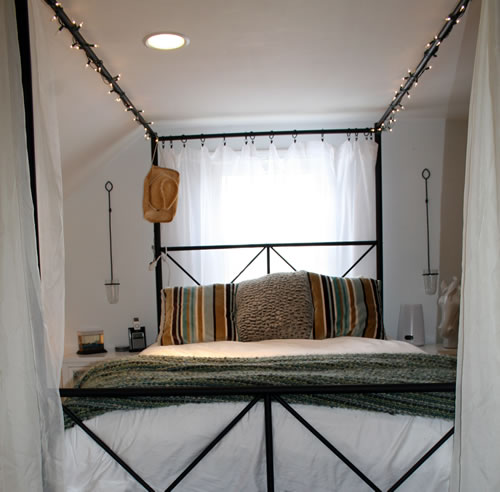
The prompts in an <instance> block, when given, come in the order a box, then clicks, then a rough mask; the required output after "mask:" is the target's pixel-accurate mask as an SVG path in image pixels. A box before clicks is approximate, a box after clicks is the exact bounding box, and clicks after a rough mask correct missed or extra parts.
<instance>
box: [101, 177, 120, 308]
mask: <svg viewBox="0 0 500 492" xmlns="http://www.w3.org/2000/svg"><path fill="white" fill-rule="evenodd" d="M104 188H105V189H106V191H107V192H108V226H109V264H110V268H111V278H110V280H106V282H105V283H104V285H105V286H106V296H107V297H108V302H109V303H110V304H116V303H117V302H118V295H119V289H120V282H118V279H116V278H114V277H113V237H112V235H111V190H112V189H113V183H112V182H111V181H107V182H106V184H105V185H104Z"/></svg>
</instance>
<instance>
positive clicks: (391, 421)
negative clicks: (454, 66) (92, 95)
mask: <svg viewBox="0 0 500 492" xmlns="http://www.w3.org/2000/svg"><path fill="white" fill-rule="evenodd" d="M45 1H46V3H47V4H48V5H49V6H50V7H51V8H52V9H53V11H54V13H55V16H56V18H57V20H58V22H59V24H60V26H61V27H60V28H61V29H67V30H68V31H70V32H71V35H72V36H73V39H74V42H75V46H78V47H79V49H82V50H84V52H85V54H86V56H87V60H88V63H89V65H90V66H92V67H94V69H95V70H96V72H98V73H99V74H100V75H101V77H103V78H104V79H105V80H106V81H107V83H109V85H110V87H111V91H113V92H116V94H117V96H118V98H119V100H121V101H122V103H123V104H124V105H125V107H126V109H127V111H130V112H131V113H133V114H134V116H135V118H136V121H137V122H138V123H139V124H141V125H142V126H143V127H144V130H145V136H146V138H148V139H151V159H152V161H153V164H154V165H158V153H157V152H156V150H157V148H158V145H160V143H162V142H173V141H176V140H181V141H184V142H186V141H187V140H201V141H202V142H204V140H205V139H210V138H218V139H228V138H235V137H245V138H250V139H253V138H255V137H256V136H262V135H268V136H270V137H272V136H276V135H292V136H297V135H300V134H316V135H321V136H323V135H326V134H346V135H347V134H351V135H355V136H356V138H357V136H358V135H362V136H363V137H361V138H369V139H374V141H375V142H376V144H377V145H378V154H377V160H376V166H375V172H376V179H375V186H376V191H375V197H376V199H375V204H374V207H375V216H376V237H375V238H368V239H367V240H363V241H331V242H325V243H306V242H304V243H293V244H290V243H279V244H276V243H262V244H260V243H259V244H245V245H234V244H232V245H188V246H182V247H181V246H176V247H169V248H165V247H164V246H163V245H162V241H161V229H160V224H154V256H155V258H158V257H161V255H162V253H163V254H164V255H166V256H167V257H168V258H169V259H170V260H171V261H173V262H174V263H175V264H176V265H177V266H178V267H180V268H181V269H182V270H183V271H184V272H185V273H186V274H187V275H188V276H189V277H190V278H191V279H192V280H193V282H194V283H195V284H198V285H197V286H196V287H192V288H181V287H164V280H163V278H162V264H161V261H158V262H157V263H156V286H157V289H156V291H157V316H158V325H159V338H158V343H157V344H155V345H154V346H153V347H150V348H148V349H146V351H144V352H143V353H141V354H140V355H139V356H138V357H137V358H134V359H133V360H132V359H130V361H127V363H126V364H125V363H123V362H121V361H118V362H110V363H106V364H102V365H99V366H96V367H95V368H92V369H90V370H89V371H88V372H87V373H85V374H84V375H83V376H82V377H81V379H80V380H79V382H78V385H77V388H76V389H61V390H60V395H61V396H62V397H63V398H64V401H63V410H64V412H65V415H66V418H67V421H66V424H67V427H68V429H67V431H66V446H67V454H68V455H69V456H70V457H69V458H68V463H67V464H68V469H69V470H70V472H69V473H68V476H72V477H73V482H72V483H71V485H70V487H71V490H109V489H110V488H112V487H115V489H118V488H119V489H127V490H129V489H130V490H136V489H137V490H142V489H146V490H159V489H165V487H166V490H173V489H174V488H176V487H177V486H179V487H180V489H182V490H207V491H208V490H222V489H224V490H263V489H266V490H269V491H272V490H275V489H278V490H305V489H306V488H309V489H311V490H326V489H327V488H328V487H332V486H334V487H336V488H335V489H336V490H354V489H356V490H364V489H365V488H366V489H367V490H396V489H398V488H400V487H401V488H402V489H404V490H420V489H421V484H422V483H423V481H425V483H426V487H427V490H436V491H437V490H442V487H443V486H444V484H446V483H447V480H448V475H449V467H450V456H451V442H450V441H449V438H450V437H451V436H452V434H453V427H452V423H451V422H452V419H453V415H454V413H453V410H454V388H455V384H454V380H455V369H454V366H455V361H454V359H452V358H450V357H445V356H433V355H429V354H425V353H423V352H422V351H421V350H419V349H417V348H415V347H413V346H411V345H409V344H405V343H403V342H396V341H390V340H386V339H385V335H384V331H383V323H382V315H381V311H382V308H381V305H382V299H381V293H380V282H381V281H382V270H383V262H382V258H383V256H382V190H381V172H382V157H381V155H382V154H381V140H382V139H381V135H382V132H383V131H385V130H391V128H392V126H393V124H394V122H395V118H394V115H395V114H396V113H397V112H398V111H400V110H401V109H404V108H403V106H402V104H401V101H402V98H403V97H404V96H405V95H407V94H408V91H409V90H410V89H411V88H412V86H413V85H414V83H415V82H417V81H418V79H419V78H420V77H421V75H422V74H423V73H424V72H425V71H426V70H427V69H428V62H429V60H430V59H431V58H432V57H433V56H435V55H436V52H437V51H438V49H439V45H440V43H441V42H442V41H443V40H444V39H445V38H446V37H447V35H448V34H449V32H450V31H451V29H452V28H453V26H454V25H455V24H456V23H457V21H458V20H459V18H460V17H461V16H462V15H463V14H464V12H465V9H466V7H467V4H468V3H469V2H468V1H467V0H461V1H460V2H459V3H458V5H457V6H456V8H455V9H454V11H453V12H452V13H450V15H449V17H448V18H447V19H446V22H445V24H444V26H443V28H442V30H441V31H440V33H439V34H438V36H436V38H435V40H433V41H432V42H431V43H429V45H428V47H427V49H426V51H425V53H424V56H423V58H422V60H421V61H420V63H419V64H418V65H417V68H416V69H415V70H414V71H413V72H410V73H409V74H408V76H407V77H406V80H405V82H404V83H403V84H402V85H401V87H400V90H399V91H397V93H396V94H395V96H394V99H393V101H392V102H391V104H390V105H389V107H388V108H387V110H386V111H385V113H384V114H383V115H382V117H381V118H380V119H379V120H378V121H377V122H376V123H375V124H374V125H373V127H370V128H340V129H319V130H302V131H301V130H290V131H285V132H265V133H261V132H251V131H249V132H243V133H225V134H198V135H177V136H159V135H157V134H156V133H155V132H154V131H153V129H152V127H151V124H150V123H149V122H148V121H147V120H145V119H144V117H143V115H142V113H141V112H140V111H139V110H137V108H136V107H135V106H134V105H133V103H132V102H131V100H130V99H129V98H128V96H127V95H126V94H125V93H124V91H123V90H122V89H121V87H120V86H119V84H118V81H119V79H118V78H117V77H113V76H112V75H111V74H110V73H109V72H108V70H107V69H106V67H105V66H104V64H103V62H102V60H100V59H99V58H98V57H97V56H96V55H95V53H94V51H93V50H92V47H93V46H92V44H90V43H88V42H87V41H86V40H85V39H84V38H83V36H82V35H81V33H80V31H79V26H78V25H76V24H75V23H74V22H72V21H70V19H69V18H68V16H67V15H66V13H65V12H64V10H63V8H62V7H61V5H60V4H59V3H58V2H55V1H53V0H45ZM315 246H320V247H325V246H335V247H344V246H345V247H352V246H362V247H365V248H366V249H365V251H364V252H363V254H361V256H360V257H359V258H357V259H356V261H355V263H354V265H353V266H351V267H350V268H349V269H348V270H347V271H346V272H345V275H344V276H341V277H335V278H333V277H329V276H326V275H320V274H315V273H311V272H304V271H298V272H297V271H295V268H293V267H292V270H294V272H293V273H291V274H289V275H286V276H285V278H281V277H280V276H279V275H280V274H272V273H271V271H270V268H269V264H270V262H269V257H270V255H271V253H276V254H278V255H280V253H279V252H278V251H277V250H278V249H279V248H282V247H288V248H295V247H315ZM236 247H243V248H257V249H258V251H259V252H258V254H260V253H263V252H265V254H266V255H267V266H268V271H267V274H268V275H266V276H265V277H263V278H261V279H258V285H257V287H256V291H257V292H262V289H264V288H265V287H266V285H267V282H268V281H271V282H274V281H275V280H277V281H278V282H282V283H279V286H280V287H279V290H278V291H279V292H280V293H282V292H284V291H286V289H287V288H288V285H289V284H290V283H291V282H292V283H293V285H294V286H296V285H299V284H300V285H302V287H303V288H304V289H305V290H302V291H301V292H302V293H304V292H306V297H307V299H308V300H307V302H306V304H307V306H306V308H308V309H309V311H308V313H309V321H308V323H309V324H308V325H307V326H308V327H309V328H308V329H307V330H306V332H305V334H303V333H302V334H301V335H298V334H297V332H295V331H293V330H292V331H289V332H288V335H286V336H285V335H283V334H282V333H281V334H280V335H281V336H278V337H273V336H269V335H268V334H267V333H262V332H261V331H260V328H261V327H264V326H266V323H265V322H262V325H260V324H258V325H257V327H256V328H255V324H254V327H253V328H251V329H250V331H251V332H252V336H251V337H250V338H245V336H242V333H243V331H242V330H241V326H243V324H244V323H243V322H242V320H241V319H240V318H239V317H240V316H241V313H242V312H244V309H246V306H247V304H248V303H250V304H251V305H252V307H253V311H252V316H255V315H258V314H259V311H260V308H261V307H262V305H264V304H265V305H266V306H267V307H268V308H269V310H270V311H272V312H276V309H277V308H276V304H273V302H274V300H269V298H267V297H266V298H265V300H264V301H262V300H261V299H260V300H259V301H258V302H257V303H256V301H255V299H254V298H253V297H252V296H249V297H244V293H245V292H246V291H248V290H250V289H249V287H250V286H251V285H252V284H249V283H248V282H251V281H245V282H241V283H239V284H233V283H230V284H217V285H200V282H198V281H197V280H196V279H195V278H194V277H193V276H192V274H191V273H190V272H188V271H187V270H185V269H184V267H182V265H180V264H179V263H178V262H176V260H175V258H174V257H173V256H172V255H171V253H173V252H175V251H187V250H190V251H202V250H208V249H224V248H229V249H232V248H236ZM373 249H375V250H376V255H377V256H376V268H377V275H376V277H377V278H376V279H366V278H363V279H360V278H349V277H348V274H349V271H350V270H351V268H353V267H355V266H356V265H357V264H358V263H359V262H360V261H362V260H363V258H364V257H365V256H366V255H367V254H368V253H369V252H370V251H372V250H373ZM284 261H285V262H286V260H284ZM290 266H291V265H290ZM276 275H278V277H277V276H276ZM301 282H302V283H301ZM294 288H295V287H294ZM271 291H272V289H271ZM269 292H270V291H269ZM294 295H295V293H294ZM294 295H292V296H291V299H292V300H291V301H289V300H286V299H285V303H286V301H289V302H288V305H287V306H285V307H284V308H283V309H284V311H287V310H289V311H292V312H293V316H292V321H291V320H290V319H289V320H288V323H290V325H291V326H292V325H293V326H295V325H294V322H293V321H294V320H296V318H297V312H296V310H295V308H296V304H295V301H296V297H294ZM210 296H213V297H210ZM209 297H210V303H209V304H206V305H207V306H209V308H207V310H206V311H207V312H206V313H205V311H203V312H204V314H203V316H202V317H203V323H204V324H203V326H205V325H210V326H211V327H212V328H211V329H212V331H211V332H210V336H205V335H200V333H205V331H203V330H202V329H201V328H200V326H201V325H200V324H198V325H196V326H194V327H193V326H188V327H187V326H186V323H187V321H186V320H187V319H188V318H189V317H188V316H185V317H182V316H180V314H176V315H174V314H173V313H174V311H175V309H176V311H175V312H176V313H180V312H186V310H188V309H198V308H199V309H202V308H201V307H200V306H201V305H202V304H203V305H204V303H206V299H207V298H209ZM221 299H222V300H221ZM280 301H283V299H280ZM173 306H174V307H175V306H176V307H175V309H174V307H173ZM216 306H218V307H219V308H220V306H222V310H221V313H222V314H221V313H218V312H216ZM328 310H329V311H328ZM327 311H328V312H329V313H330V316H327V315H326V314H325V313H326V312H327ZM320 313H321V315H320ZM340 313H342V314H340ZM221 317H222V318H223V325H224V329H223V330H222V331H219V328H218V327H219V326H220V325H219V324H218V323H220V318H221ZM306 317H307V316H306ZM179 319H180V320H181V321H180V322H179ZM174 320H177V325H176V322H175V321H174ZM207 320H208V321H207ZM325 320H330V321H325ZM233 322H234V323H235V326H233V325H232V324H231V323H233ZM192 324H195V323H192ZM175 326H177V328H175ZM179 326H180V328H179ZM287 326H288V325H283V330H286V327H287ZM346 326H347V328H346ZM238 327H240V328H238ZM176 329H177V331H175V330H176ZM200 330H201V331H200ZM252 330H253V331H252ZM322 330H323V331H322ZM255 331H257V332H258V334H255ZM186 333H189V340H186ZM220 333H222V335H221V334H220ZM194 334H197V335H196V336H197V337H198V338H196V336H195V335H194ZM274 334H276V333H274ZM183 336H184V338H183ZM252 337H253V338H252ZM188 342H191V343H188ZM367 354H369V355H367ZM174 373H177V374H178V376H179V377H177V378H173V377H172V374H174ZM111 410H115V411H114V412H112V413H109V412H110V411H111ZM186 417H190V419H189V420H188V419H187V418H186ZM291 417H293V419H292V418H291ZM87 420H88V422H87ZM171 421H172V422H174V423H173V424H172V423H171ZM262 421H263V422H264V425H262ZM295 421H297V422H298V423H300V424H301V426H299V430H297V426H295V427H294V426H293V425H292V424H293V423H295ZM75 424H76V427H74V425H75ZM369 427H371V429H372V430H371V431H368V428H369ZM303 428H304V429H305V430H307V432H308V433H309V434H308V433H305V431H303ZM80 429H82V430H83V431H84V433H85V434H83V433H81V432H80ZM160 429H161V430H162V431H161V432H160ZM373 429H378V430H379V431H380V432H376V430H373ZM207 430H208V433H207ZM243 432H244V436H245V437H243V434H242V433H243ZM207 434H209V435H208V436H207ZM98 435H100V436H101V437H98ZM214 435H215V437H214ZM88 436H90V437H91V438H92V440H89V439H88ZM311 436H312V437H311ZM313 437H314V438H315V439H313ZM153 438H157V439H158V441H157V442H156V443H154V444H152V440H153ZM223 438H224V440H223ZM314 440H317V441H319V442H316V443H314V442H313V443H311V442H310V441H314ZM373 441H377V443H378V445H379V447H380V449H378V450H376V451H374V450H373V449H370V448H372V447H373V446H372V443H373ZM111 442H112V444H110V443H111ZM96 443H97V444H99V445H100V446H101V448H102V449H103V450H104V453H105V454H101V453H102V452H101V450H100V449H99V448H96V447H95V444H96ZM225 443H229V444H225ZM336 443H340V445H341V446H342V449H340V446H339V445H337V444H336ZM131 444H133V445H134V446H133V447H134V449H135V450H134V451H130V450H129V447H130V445H131ZM321 445H322V446H321ZM315 446H319V447H321V450H320V451H319V450H318V449H317V447H315ZM112 448H114V449H112ZM148 448H149V451H148ZM221 450H222V454H215V455H214V454H213V453H218V452H220V451H221ZM386 450H388V451H386ZM212 451H213V452H212ZM326 451H329V452H332V453H333V454H334V455H335V457H336V460H335V464H334V465H332V461H331V455H327V454H326ZM324 452H325V453H324ZM212 456H215V458H212ZM235 456H237V458H238V461H239V462H240V464H241V463H243V464H242V466H236V465H235V463H234V461H231V459H230V458H233V459H234V457H235ZM431 456H432V460H429V461H428V458H430V457H431ZM109 457H111V458H113V459H114V460H115V461H116V463H118V465H119V466H118V465H116V464H112V463H111V462H110V461H109V459H110V458H109ZM141 457H142V458H143V459H141ZM211 460H212V461H211ZM204 463H207V464H205V465H204ZM377 468H378V469H377ZM138 470H140V471H138ZM197 470H202V476H201V477H197V476H196V473H197ZM191 472H193V473H191ZM306 472H309V473H310V475H309V476H306V475H305V474H306ZM414 473H415V475H414ZM193 476H194V478H193ZM190 480H191V481H190ZM333 484H335V485H333ZM183 487H185V488H183ZM337 487H338V488H337Z"/></svg>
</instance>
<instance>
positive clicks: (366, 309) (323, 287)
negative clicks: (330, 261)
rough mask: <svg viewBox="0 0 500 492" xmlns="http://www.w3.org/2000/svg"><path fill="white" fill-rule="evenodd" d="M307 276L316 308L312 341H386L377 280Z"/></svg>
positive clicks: (316, 274)
mask: <svg viewBox="0 0 500 492" xmlns="http://www.w3.org/2000/svg"><path fill="white" fill-rule="evenodd" d="M308 275H309V283H310V285H311V295H312V300H313V308H314V327H313V338H315V339H318V340H321V339H323V338H334V337H341V336H354V337H368V338H380V339H383V338H385V333H384V324H383V318H382V307H381V301H380V292H379V288H378V281H377V280H374V279H371V278H342V277H328V276H326V275H320V274H318V273H310V272H309V274H308Z"/></svg>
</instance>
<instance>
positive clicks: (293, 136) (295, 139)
mask: <svg viewBox="0 0 500 492" xmlns="http://www.w3.org/2000/svg"><path fill="white" fill-rule="evenodd" d="M292 138H293V143H297V133H292Z"/></svg>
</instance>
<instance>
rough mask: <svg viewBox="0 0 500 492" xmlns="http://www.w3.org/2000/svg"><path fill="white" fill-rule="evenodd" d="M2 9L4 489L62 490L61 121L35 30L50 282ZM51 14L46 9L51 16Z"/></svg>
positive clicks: (6, 11) (0, 425)
mask: <svg viewBox="0 0 500 492" xmlns="http://www.w3.org/2000/svg"><path fill="white" fill-rule="evenodd" d="M40 5H42V4H41V2H36V1H33V2H32V3H31V5H30V16H32V17H33V19H32V20H33V22H34V23H36V22H37V18H38V22H40V21H41V19H40V17H39V14H38V9H39V8H40ZM0 9H1V13H0V38H1V42H0V64H1V67H2V70H1V71H0V74H1V75H0V98H1V107H2V118H1V119H0V125H1V131H0V140H1V142H0V148H1V149H2V152H1V163H0V300H1V302H0V328H1V337H2V343H1V344H0V394H1V398H2V403H1V405H0V490H2V491H4V490H5V491H9V492H11V491H12V492H25V491H28V490H29V491H30V492H31V491H42V490H43V491H62V490H64V484H63V468H62V462H63V454H62V452H63V450H62V433H63V427H62V413H61V408H60V400H59V396H58V387H59V375H60V365H61V361H62V346H63V333H64V331H63V319H62V317H63V306H62V304H63V299H64V295H61V293H63V292H64V290H63V289H64V283H63V275H62V273H61V272H62V265H63V262H64V256H63V255H62V220H61V215H62V213H61V203H60V198H61V195H60V170H59V172H58V171H57V169H60V163H59V157H58V145H57V138H58V136H57V125H55V126H54V124H55V121H54V120H53V116H54V115H53V114H52V109H51V107H50V104H51V103H52V100H51V98H50V93H47V92H46V86H45V82H44V81H45V80H46V79H45V78H44V77H45V76H46V74H47V73H49V72H48V70H49V67H47V66H46V65H44V67H43V68H41V66H40V65H42V64H43V63H45V62H46V61H47V60H43V61H40V60H38V61H39V62H40V63H38V62H37V56H38V55H39V54H40V53H42V52H43V50H44V49H45V45H44V41H43V38H42V37H40V35H39V32H38V30H37V29H35V32H32V39H31V43H32V46H36V49H37V52H38V54H36V53H35V52H33V53H32V57H33V56H34V59H33V60H32V61H33V63H34V70H33V74H34V78H33V88H34V106H35V140H36V145H35V147H36V161H37V174H38V177H39V186H38V196H39V204H40V209H39V217H40V222H39V226H40V249H41V258H40V262H41V269H42V272H43V276H44V278H43V284H41V281H40V275H39V270H38V265H37V252H36V241H35V229H34V219H33V206H32V201H31V192H30V184H29V171H28V163H27V151H26V133H25V121H24V102H23V94H22V85H21V72H20V59H19V49H18V40H17V30H16V17H15V2H14V0H6V1H4V2H1V3H0ZM37 16H38V17H37ZM46 17H47V12H45V15H44V16H43V19H46ZM32 27H33V26H32ZM45 54H46V52H45ZM40 69H41V70H42V71H41V72H40ZM44 74H45V75H44ZM49 129H50V131H49Z"/></svg>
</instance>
